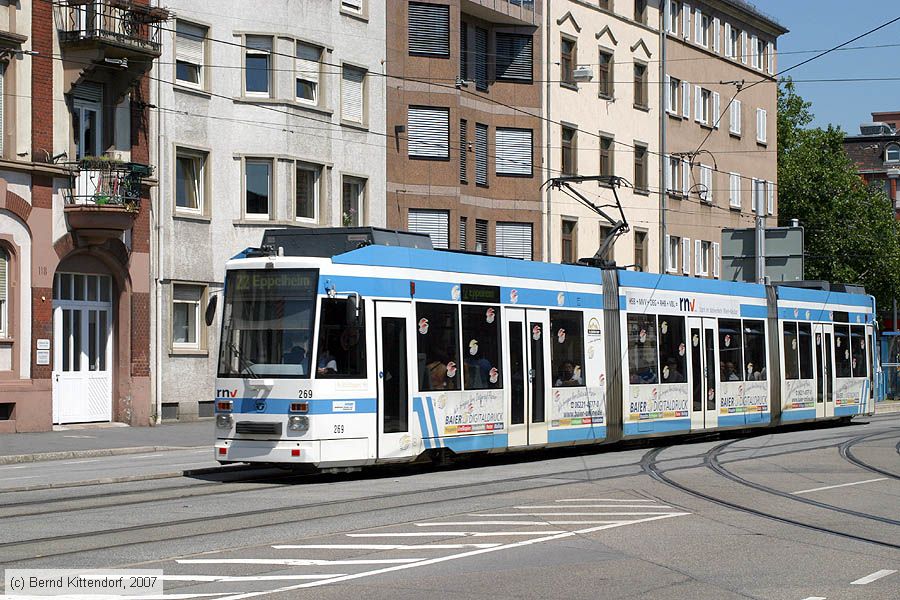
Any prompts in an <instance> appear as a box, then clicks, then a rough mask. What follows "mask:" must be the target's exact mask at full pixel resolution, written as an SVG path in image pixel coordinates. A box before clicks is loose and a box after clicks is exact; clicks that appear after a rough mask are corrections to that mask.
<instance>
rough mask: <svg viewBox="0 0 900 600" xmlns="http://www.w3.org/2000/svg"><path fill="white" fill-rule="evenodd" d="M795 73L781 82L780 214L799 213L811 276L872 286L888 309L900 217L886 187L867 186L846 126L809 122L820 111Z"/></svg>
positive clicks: (897, 279) (898, 269) (897, 267)
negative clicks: (801, 91)
mask: <svg viewBox="0 0 900 600" xmlns="http://www.w3.org/2000/svg"><path fill="white" fill-rule="evenodd" d="M810 107H811V105H810V103H809V102H806V101H805V100H803V98H801V97H800V96H799V95H798V94H797V92H796V91H795V89H794V84H793V82H792V81H791V80H790V79H785V80H782V81H781V83H780V85H779V88H778V214H779V221H780V223H781V224H782V225H785V224H787V223H789V222H790V220H791V219H799V220H800V224H801V225H802V226H803V227H804V233H805V242H806V249H805V250H806V261H805V268H806V272H805V274H804V275H805V277H806V279H822V280H827V281H831V282H841V283H852V284H856V285H864V286H865V288H866V291H867V292H868V293H870V294H872V295H873V296H875V299H876V301H877V302H878V304H879V306H880V307H881V308H887V307H888V306H889V305H890V303H891V301H892V300H893V298H894V297H895V296H897V295H898V291H900V224H898V221H897V219H896V217H895V215H894V207H893V205H892V202H891V200H890V198H888V196H887V195H886V194H885V193H884V191H883V190H882V189H878V188H876V187H874V186H873V187H867V186H866V184H865V182H864V181H863V180H862V178H860V176H859V175H858V174H857V170H856V167H855V165H854V164H853V162H852V161H851V160H850V158H849V157H848V156H847V154H846V153H845V152H844V148H843V141H844V135H845V134H844V132H843V131H841V130H840V128H836V127H833V126H831V125H829V126H828V128H827V129H821V128H808V127H807V126H808V125H809V123H810V122H812V119H813V115H812V112H811V111H810Z"/></svg>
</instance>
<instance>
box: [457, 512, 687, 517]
mask: <svg viewBox="0 0 900 600" xmlns="http://www.w3.org/2000/svg"><path fill="white" fill-rule="evenodd" d="M687 514H690V513H683V512H564V513H556V512H553V513H548V512H521V513H486V514H474V513H469V516H470V517H525V516H529V515H530V516H535V517H586V516H591V517H600V516H604V517H607V516H608V517H630V516H645V515H661V516H665V515H672V516H681V515H687Z"/></svg>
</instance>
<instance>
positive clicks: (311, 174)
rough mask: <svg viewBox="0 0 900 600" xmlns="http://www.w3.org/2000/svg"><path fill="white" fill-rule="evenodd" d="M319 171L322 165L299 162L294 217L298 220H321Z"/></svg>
mask: <svg viewBox="0 0 900 600" xmlns="http://www.w3.org/2000/svg"><path fill="white" fill-rule="evenodd" d="M319 173H321V167H318V166H316V165H311V164H306V163H297V169H296V171H295V177H296V181H295V185H294V194H295V196H294V218H296V219H297V220H302V221H312V222H317V221H318V220H319V215H318V212H319V210H318V209H319Z"/></svg>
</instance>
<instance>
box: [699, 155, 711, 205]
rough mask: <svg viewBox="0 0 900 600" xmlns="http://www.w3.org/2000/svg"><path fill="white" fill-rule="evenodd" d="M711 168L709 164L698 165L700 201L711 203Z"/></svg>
mask: <svg viewBox="0 0 900 600" xmlns="http://www.w3.org/2000/svg"><path fill="white" fill-rule="evenodd" d="M713 189H714V187H713V170H712V167H710V166H709V165H700V201H701V202H706V203H707V204H712V203H713Z"/></svg>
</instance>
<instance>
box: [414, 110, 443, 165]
mask: <svg viewBox="0 0 900 600" xmlns="http://www.w3.org/2000/svg"><path fill="white" fill-rule="evenodd" d="M406 136H407V154H408V155H409V156H419V157H422V158H449V157H450V148H449V146H450V137H449V136H450V111H449V110H448V109H446V108H428V107H424V106H410V107H409V112H408V124H407V128H406Z"/></svg>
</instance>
